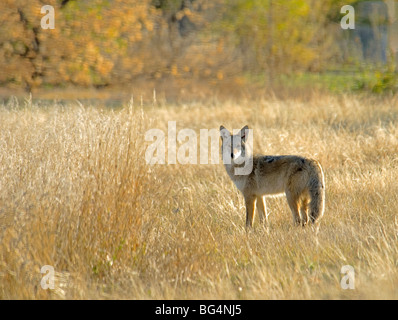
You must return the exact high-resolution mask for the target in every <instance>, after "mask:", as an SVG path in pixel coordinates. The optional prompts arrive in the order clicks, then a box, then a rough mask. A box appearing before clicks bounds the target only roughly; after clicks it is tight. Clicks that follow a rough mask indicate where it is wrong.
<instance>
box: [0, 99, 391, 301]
mask: <svg viewBox="0 0 398 320" xmlns="http://www.w3.org/2000/svg"><path fill="white" fill-rule="evenodd" d="M397 102H398V101H397V99H396V98H394V97H390V98H383V99H382V98H372V97H357V96H350V95H347V96H332V95H314V96H313V97H312V98H310V99H302V100H298V99H296V100H294V99H284V100H278V99H276V98H272V97H269V98H262V99H260V98H259V99H257V100H245V99H240V100H239V101H220V102H217V101H216V99H213V100H212V102H211V103H209V105H205V104H203V103H199V102H197V103H195V102H192V103H190V104H186V105H172V104H160V105H156V106H153V105H152V104H148V105H145V104H144V106H143V107H141V106H134V105H133V104H132V102H130V103H126V104H125V105H124V106H123V107H122V108H120V109H116V110H111V109H107V108H105V107H103V108H99V107H90V106H83V105H81V104H79V103H71V104H69V105H63V104H61V103H57V102H54V103H53V104H51V105H45V104H44V103H42V102H38V103H32V101H31V100H30V99H28V100H26V101H25V102H18V101H16V100H15V99H14V100H12V99H11V100H10V101H9V102H7V103H5V104H3V105H2V106H0V165H1V166H0V298H1V299H124V298H128V299H352V298H359V299H368V298H395V299H396V298H398V289H397V288H398V216H397V203H398V184H397V181H398V153H397V151H398V106H397V105H398V104H397ZM168 121H176V122H177V130H180V129H183V128H191V129H193V130H195V132H197V134H198V136H199V130H200V129H202V128H208V129H210V128H219V125H220V124H223V125H225V126H227V127H228V128H236V129H238V128H241V127H242V126H243V125H245V124H248V125H249V126H250V127H251V128H253V129H254V147H255V151H257V152H262V153H265V154H299V155H303V156H310V157H314V158H316V159H318V160H319V161H320V162H321V163H322V165H323V168H324V171H325V176H326V211H325V216H324V218H323V219H322V221H321V223H320V225H319V226H318V227H311V226H308V227H305V228H302V227H295V226H293V223H292V220H291V216H290V213H289V212H290V211H289V209H288V206H287V203H286V200H285V199H284V198H273V199H268V201H267V205H268V210H269V213H270V216H269V224H268V225H267V226H265V227H263V226H260V225H259V223H258V222H257V223H255V225H254V229H253V230H252V232H249V233H246V231H245V228H244V219H245V217H244V202H243V199H242V197H241V195H240V194H239V192H238V191H237V189H236V188H235V187H234V185H233V183H232V182H231V181H230V180H229V178H228V176H227V174H226V172H225V170H224V168H223V166H222V164H218V165H211V164H209V165H201V164H197V165H181V164H176V165H154V166H149V165H148V164H146V162H145V150H146V148H147V147H148V145H149V143H148V142H145V140H144V135H145V132H147V130H149V129H152V128H159V129H161V130H163V131H164V132H165V133H166V134H167V122H168ZM166 159H167V158H166ZM44 265H50V266H53V267H54V270H55V289H53V290H51V289H47V290H45V289H42V287H41V285H40V281H41V279H42V277H43V274H41V273H40V269H41V267H42V266H44ZM344 265H351V266H352V267H353V268H354V270H355V289H353V290H344V289H342V288H341V286H340V281H341V279H342V277H343V275H342V274H341V273H340V271H341V268H342V266H344Z"/></svg>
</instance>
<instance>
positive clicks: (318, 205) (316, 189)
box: [309, 160, 325, 223]
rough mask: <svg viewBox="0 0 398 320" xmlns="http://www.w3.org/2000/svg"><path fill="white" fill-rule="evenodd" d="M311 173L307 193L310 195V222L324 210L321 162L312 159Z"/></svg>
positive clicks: (323, 179)
mask: <svg viewBox="0 0 398 320" xmlns="http://www.w3.org/2000/svg"><path fill="white" fill-rule="evenodd" d="M311 167H312V169H313V170H312V172H313V174H312V175H311V176H310V181H309V193H310V196H311V202H310V204H309V206H310V208H309V209H310V212H309V216H310V217H309V218H310V221H311V222H312V223H314V222H315V221H316V220H317V219H319V218H321V217H322V216H323V212H324V210H325V177H324V174H323V170H322V167H321V164H320V163H319V162H318V161H316V160H313V161H312V162H311Z"/></svg>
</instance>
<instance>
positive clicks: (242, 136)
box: [240, 125, 249, 141]
mask: <svg viewBox="0 0 398 320" xmlns="http://www.w3.org/2000/svg"><path fill="white" fill-rule="evenodd" d="M246 130H249V126H248V125H246V126H244V127H243V128H242V129H240V138H241V139H242V140H243V141H246V138H247V136H246ZM247 133H248V132H247Z"/></svg>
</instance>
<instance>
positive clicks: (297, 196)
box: [220, 126, 325, 227]
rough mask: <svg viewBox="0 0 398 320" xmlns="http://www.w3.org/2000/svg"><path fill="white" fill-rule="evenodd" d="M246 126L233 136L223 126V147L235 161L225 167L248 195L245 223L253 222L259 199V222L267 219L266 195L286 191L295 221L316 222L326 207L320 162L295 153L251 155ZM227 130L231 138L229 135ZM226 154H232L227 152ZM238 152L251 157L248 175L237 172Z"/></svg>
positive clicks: (243, 192)
mask: <svg viewBox="0 0 398 320" xmlns="http://www.w3.org/2000/svg"><path fill="white" fill-rule="evenodd" d="M246 130H248V126H245V127H244V128H242V129H241V131H240V132H239V133H238V134H237V135H232V136H231V134H230V132H229V131H228V130H227V129H225V128H224V127H223V126H221V127H220V133H221V138H222V141H223V144H222V151H225V150H231V159H232V161H230V162H231V163H230V164H225V162H226V161H224V165H225V168H226V170H227V173H228V175H229V176H230V178H231V179H232V181H233V182H234V183H235V185H236V186H237V188H238V189H239V190H240V191H241V192H242V194H243V197H244V199H245V204H246V227H252V225H253V221H254V212H255V208H256V203H257V211H258V214H259V218H260V222H264V221H266V220H267V210H266V204H265V197H266V196H272V195H274V196H275V195H283V194H285V195H286V198H287V202H288V204H289V207H290V210H291V212H292V216H293V222H294V223H295V224H297V225H300V224H301V225H303V226H304V225H306V224H307V223H308V222H312V223H315V222H316V221H317V220H318V219H319V218H321V217H322V215H323V212H324V207H325V179H324V174H323V170H322V167H321V165H320V163H319V162H318V161H316V160H313V159H308V158H304V157H300V156H294V155H287V156H265V155H257V156H252V155H251V154H250V151H249V150H248V148H247V147H246V144H245V142H246V140H245V132H246ZM228 134H229V137H230V138H232V139H228V138H229V137H228ZM227 140H228V142H227ZM229 148H230V149H229ZM237 152H238V153H237ZM223 154H224V155H225V154H227V155H229V153H227V152H225V153H224V152H223ZM235 154H237V155H238V156H239V155H241V154H242V155H244V156H248V157H252V160H253V169H252V170H251V172H250V173H249V174H248V175H236V174H235V168H236V167H237V166H238V165H237V164H236V163H235V161H234V157H235ZM223 160H225V159H224V158H223ZM235 160H236V159H235Z"/></svg>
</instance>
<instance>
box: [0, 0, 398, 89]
mask: <svg viewBox="0 0 398 320" xmlns="http://www.w3.org/2000/svg"><path fill="white" fill-rule="evenodd" d="M376 2H380V3H384V2H383V1H376ZM388 2H389V3H388ZM353 3H354V1H352V0H345V1H341V0H324V1H317V0H229V1H228V0H212V1H207V0H91V1H83V0H82V1H79V0H69V1H68V0H62V1H61V0H45V1H44V0H43V1H42V0H30V1H27V0H2V1H1V2H0V21H1V24H0V86H7V87H24V88H25V89H28V90H30V89H31V88H36V87H43V86H65V85H76V86H84V87H85V86H95V87H102V86H109V85H117V86H120V85H126V84H129V83H132V82H133V81H134V80H135V79H139V78H140V79H143V78H144V79H153V80H156V79H164V78H170V77H174V78H179V79H184V78H186V79H192V78H197V79H211V80H213V81H223V80H226V79H235V78H236V77H241V76H242V75H247V74H250V75H261V76H262V77H263V79H264V80H265V81H267V80H269V79H273V78H275V77H277V76H280V75H292V74H298V73H303V72H321V71H324V70H329V69H330V68H331V67H332V66H334V65H337V64H338V65H339V66H343V65H345V64H347V63H348V64H349V63H351V64H353V63H354V64H355V63H356V62H357V60H358V61H359V60H361V59H362V56H364V55H362V54H361V53H360V52H359V51H358V52H356V51H355V50H352V49H351V46H350V41H351V42H352V43H355V41H357V42H358V39H356V40H355V37H356V34H353V33H352V32H351V31H350V30H349V31H343V30H342V29H341V28H340V19H341V18H342V16H343V15H342V14H341V13H340V9H341V7H342V6H343V5H345V4H353ZM386 3H387V5H390V6H391V3H392V4H393V5H394V1H392V2H391V1H386ZM44 5H52V6H53V7H54V8H55V29H42V28H41V26H40V22H41V19H42V17H43V16H44V14H42V13H41V12H40V10H41V7H42V6H44ZM394 10H395V9H394ZM394 19H395V18H394V17H393V16H391V17H388V18H387V20H386V21H382V19H379V20H378V22H377V21H376V22H374V23H373V25H372V28H373V29H374V27H375V25H376V27H377V26H379V25H386V24H388V25H392V23H393V22H394ZM350 32H351V33H350ZM387 36H388V35H387ZM389 43H390V42H388V43H387V44H384V47H385V48H384V49H382V50H384V51H383V52H386V53H387V55H388V57H391V56H393V52H392V51H391V50H390V46H389ZM390 61H393V60H392V59H390V58H388V61H381V62H382V63H384V64H385V63H387V62H390ZM373 62H375V61H373ZM376 62H377V61H376Z"/></svg>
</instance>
